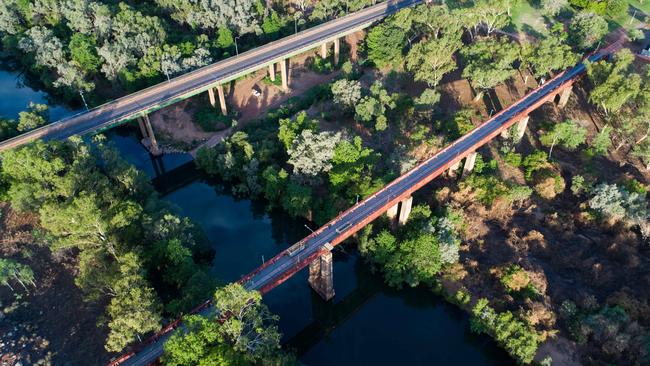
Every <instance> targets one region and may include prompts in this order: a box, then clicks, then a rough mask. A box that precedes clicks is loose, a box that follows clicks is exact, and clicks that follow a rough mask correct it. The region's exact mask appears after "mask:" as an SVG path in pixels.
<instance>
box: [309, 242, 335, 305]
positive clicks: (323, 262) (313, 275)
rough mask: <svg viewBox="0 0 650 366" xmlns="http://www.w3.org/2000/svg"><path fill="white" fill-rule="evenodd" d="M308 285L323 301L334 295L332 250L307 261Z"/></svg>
mask: <svg viewBox="0 0 650 366" xmlns="http://www.w3.org/2000/svg"><path fill="white" fill-rule="evenodd" d="M309 285H310V286H311V288H312V289H314V291H316V293H317V294H318V295H320V297H322V298H323V300H325V301H329V300H331V299H332V298H333V297H334V271H333V268H332V252H331V251H329V252H327V253H325V254H322V255H321V256H319V257H318V258H316V259H315V260H313V261H312V262H311V263H309Z"/></svg>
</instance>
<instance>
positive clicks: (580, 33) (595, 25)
mask: <svg viewBox="0 0 650 366" xmlns="http://www.w3.org/2000/svg"><path fill="white" fill-rule="evenodd" d="M569 30H570V32H571V33H570V34H571V37H572V38H573V42H574V43H575V44H576V45H577V46H578V47H580V48H583V49H586V48H590V47H592V46H594V45H595V44H596V43H597V42H598V41H600V40H601V39H602V38H603V37H604V36H605V35H606V34H607V31H608V26H607V21H606V20H605V19H603V17H601V16H599V15H597V14H595V13H592V12H589V11H581V12H579V13H577V14H576V15H575V16H574V17H573V19H571V24H570V26H569Z"/></svg>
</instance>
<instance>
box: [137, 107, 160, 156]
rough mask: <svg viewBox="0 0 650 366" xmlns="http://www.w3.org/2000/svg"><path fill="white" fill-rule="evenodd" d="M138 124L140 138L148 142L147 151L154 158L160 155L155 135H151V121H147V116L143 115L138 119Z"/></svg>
mask: <svg viewBox="0 0 650 366" xmlns="http://www.w3.org/2000/svg"><path fill="white" fill-rule="evenodd" d="M138 124H139V125H140V132H141V133H142V137H143V138H144V139H145V140H149V151H150V152H151V154H152V155H154V156H158V155H160V154H161V151H160V148H159V147H158V141H156V135H154V133H153V128H152V127H151V121H149V115H147V114H145V115H143V116H142V117H140V118H138Z"/></svg>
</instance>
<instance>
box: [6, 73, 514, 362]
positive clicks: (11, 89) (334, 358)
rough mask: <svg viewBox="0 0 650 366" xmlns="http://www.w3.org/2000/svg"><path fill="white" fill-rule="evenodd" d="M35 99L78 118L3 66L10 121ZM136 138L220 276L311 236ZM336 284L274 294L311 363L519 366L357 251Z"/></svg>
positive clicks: (125, 144) (283, 322) (128, 140)
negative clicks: (390, 280) (396, 285)
mask: <svg viewBox="0 0 650 366" xmlns="http://www.w3.org/2000/svg"><path fill="white" fill-rule="evenodd" d="M30 101H33V102H38V103H47V104H50V105H51V116H52V117H53V119H58V118H62V117H64V116H66V115H70V114H73V113H75V111H74V110H73V109H70V108H66V107H63V106H61V105H57V104H56V103H54V102H53V101H50V100H48V98H47V95H46V94H45V93H43V92H39V91H36V90H34V89H32V88H30V87H27V86H23V85H22V82H21V81H20V77H19V75H18V74H17V73H15V72H9V71H2V70H0V116H4V117H11V118H16V116H17V114H18V112H20V111H21V110H24V109H25V108H26V106H27V105H28V103H29V102H30ZM136 133H137V132H136V129H135V128H128V127H121V128H118V129H114V130H112V131H109V132H108V134H107V135H108V137H109V139H110V140H111V141H112V142H113V143H114V144H115V145H116V147H117V148H118V149H119V150H120V151H121V153H122V156H124V157H125V158H126V159H127V160H128V161H129V162H131V163H132V164H134V165H135V166H137V167H138V168H139V169H142V170H144V171H145V172H147V174H149V175H150V176H151V177H152V179H153V180H154V183H156V185H157V187H159V191H161V195H162V197H163V199H164V200H166V201H168V202H169V203H170V204H171V205H172V206H173V207H174V210H175V211H176V212H177V213H178V214H179V215H183V216H188V217H190V218H191V219H192V220H193V221H194V222H196V223H197V224H198V225H200V226H201V227H202V228H203V230H204V231H205V232H206V234H207V235H208V237H209V238H210V240H211V242H212V244H213V246H214V248H215V250H216V256H215V259H214V262H213V266H212V272H213V273H214V275H215V276H216V277H218V278H220V279H222V280H224V281H234V280H237V279H238V278H239V277H240V276H241V275H243V274H246V273H248V272H249V271H251V270H252V269H254V268H255V267H256V266H258V265H260V264H261V263H262V261H263V260H265V259H268V258H271V257H273V256H274V255H275V254H276V253H278V252H279V251H280V250H282V249H284V248H286V247H287V246H289V245H291V244H292V243H294V242H296V241H298V240H299V239H301V238H302V237H304V236H306V235H307V234H309V231H308V229H307V228H306V227H305V224H306V222H303V221H300V220H294V219H291V218H289V217H287V216H286V215H283V214H282V213H280V212H272V213H268V212H266V211H265V210H264V204H263V203H262V202H255V201H251V200H246V199H238V198H235V197H233V196H232V195H230V194H228V193H227V189H226V188H224V187H222V185H220V184H219V182H217V181H214V180H211V179H207V178H206V177H204V176H203V175H201V174H200V173H198V172H197V171H196V170H194V169H193V166H192V165H191V162H190V158H189V156H187V155H183V154H173V155H166V156H164V157H162V158H161V159H156V160H152V158H151V157H150V155H149V154H148V153H147V152H146V151H145V150H144V148H143V147H142V146H141V145H140V144H139V142H138V136H137V135H136ZM188 163H189V164H188ZM334 285H335V291H336V296H335V297H334V299H333V300H332V301H330V302H324V301H322V300H321V299H320V298H319V297H318V296H317V295H315V294H314V292H313V291H312V290H311V289H310V287H309V285H308V284H307V273H306V271H305V270H303V271H301V272H299V273H298V274H296V275H295V276H293V278H291V279H289V280H288V281H287V282H285V283H284V284H282V285H281V286H279V287H278V288H276V289H274V290H273V291H271V293H269V294H267V295H265V297H264V302H265V303H266V304H267V305H268V306H269V307H270V308H271V310H272V311H273V312H274V313H276V314H278V315H279V316H280V330H281V331H282V333H283V334H284V338H283V341H284V342H285V344H286V345H287V347H289V348H292V349H293V350H294V351H295V352H296V353H297V354H298V355H299V358H300V360H301V361H302V362H303V363H304V364H306V365H338V366H343V365H514V362H513V361H512V359H510V358H509V357H508V356H507V354H506V353H505V352H504V351H503V350H501V349H500V348H498V347H497V346H496V344H495V343H494V342H493V341H492V340H491V339H490V338H488V337H486V336H477V335H475V334H472V333H471V332H470V330H469V321H468V316H467V315H466V314H465V313H464V312H462V311H461V310H459V309H457V308H456V307H454V306H453V305H449V304H447V303H445V302H444V300H443V299H442V298H440V297H439V296H436V295H434V294H432V293H431V292H429V291H426V290H424V289H402V290H396V289H391V288H388V287H387V286H385V285H384V284H383V281H382V279H381V277H380V276H379V275H378V274H376V273H372V272H371V271H370V268H369V266H368V265H366V264H365V263H364V262H363V260H362V259H361V258H360V257H359V255H358V254H357V252H356V250H355V248H354V247H352V246H343V247H338V248H337V249H336V250H335V253H334Z"/></svg>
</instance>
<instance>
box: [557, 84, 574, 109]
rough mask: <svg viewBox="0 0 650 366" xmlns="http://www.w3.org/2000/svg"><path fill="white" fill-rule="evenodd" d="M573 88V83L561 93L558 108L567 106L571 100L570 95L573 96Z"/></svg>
mask: <svg viewBox="0 0 650 366" xmlns="http://www.w3.org/2000/svg"><path fill="white" fill-rule="evenodd" d="M572 90H573V85H571V86H569V87H567V88H566V89H564V90H563V91H562V93H560V100H559V101H558V102H557V107H558V108H560V109H561V108H564V106H566V104H567V102H568V101H569V97H570V96H571V91H572Z"/></svg>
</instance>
